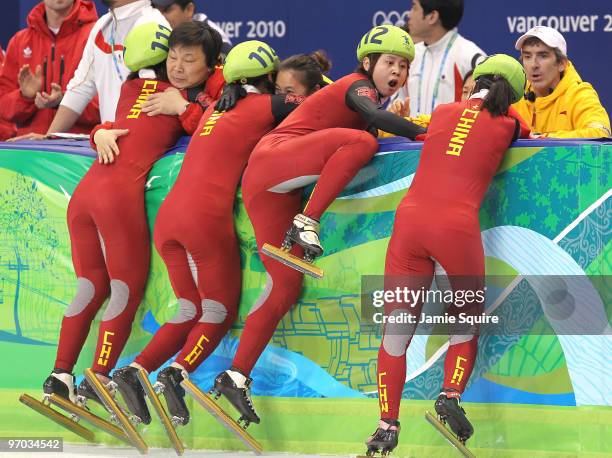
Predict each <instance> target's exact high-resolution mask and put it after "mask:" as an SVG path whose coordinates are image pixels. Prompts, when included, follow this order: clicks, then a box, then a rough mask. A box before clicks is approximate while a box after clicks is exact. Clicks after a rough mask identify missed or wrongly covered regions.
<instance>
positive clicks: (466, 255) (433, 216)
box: [378, 98, 529, 420]
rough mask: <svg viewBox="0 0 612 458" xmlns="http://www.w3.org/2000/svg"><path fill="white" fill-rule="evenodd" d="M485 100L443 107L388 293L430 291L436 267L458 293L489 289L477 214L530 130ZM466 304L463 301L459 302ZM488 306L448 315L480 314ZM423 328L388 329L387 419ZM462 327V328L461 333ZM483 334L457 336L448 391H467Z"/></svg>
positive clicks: (395, 310) (398, 228) (398, 240)
mask: <svg viewBox="0 0 612 458" xmlns="http://www.w3.org/2000/svg"><path fill="white" fill-rule="evenodd" d="M481 105H482V99H479V98H473V99H470V100H466V101H463V102H457V103H451V104H446V105H440V106H439V107H438V108H437V109H436V110H435V111H434V113H433V116H432V118H431V124H430V125H429V129H428V132H427V138H426V140H425V144H424V146H423V151H422V153H421V158H420V161H419V165H418V168H417V171H416V174H415V177H414V180H413V182H412V184H411V186H410V189H409V191H408V193H407V194H406V196H405V197H404V199H403V200H402V202H401V203H400V205H399V207H398V209H397V213H396V216H395V223H394V227H393V233H392V235H391V240H390V242H389V247H388V250H387V258H386V266H385V289H386V290H393V289H395V288H396V287H398V286H401V287H408V288H410V289H414V290H417V291H418V290H421V289H422V290H424V291H427V290H428V289H429V287H430V286H431V282H432V279H433V275H434V267H435V263H436V262H437V263H439V264H440V265H441V267H442V268H443V269H444V270H445V271H446V274H447V275H448V278H449V280H450V286H451V287H452V288H453V290H454V291H458V290H463V291H468V290H469V291H474V293H475V292H476V291H484V290H483V289H482V288H483V286H484V273H485V272H484V252H483V247H482V241H481V237H480V225H479V222H478V211H479V209H480V204H481V202H482V199H483V197H484V194H485V192H486V191H487V188H488V187H489V184H490V183H491V180H492V179H493V176H494V175H495V172H496V171H497V169H498V166H499V164H500V162H501V160H502V158H503V156H504V153H505V152H506V150H507V149H508V147H509V145H510V143H511V142H512V141H513V140H515V139H516V138H517V137H518V136H519V134H520V135H521V136H527V135H528V134H529V129H528V128H525V126H524V125H523V124H522V123H521V121H522V120H520V117H519V116H518V115H517V114H516V113H515V112H513V111H512V110H511V112H510V113H509V115H508V116H503V115H502V116H498V117H493V116H491V114H490V113H489V112H488V111H487V110H485V109H483V110H481ZM460 305H461V304H460ZM422 306H423V301H422V300H420V301H415V302H414V303H411V304H407V303H405V302H401V303H400V302H395V301H391V302H386V303H385V316H387V317H389V316H398V315H400V314H402V313H406V314H411V315H414V316H416V317H417V322H418V318H419V317H420V314H421V309H422ZM482 306H483V301H480V300H476V299H475V300H474V301H472V303H471V305H470V306H465V305H463V307H464V308H460V307H457V306H456V305H451V307H450V309H449V314H454V315H455V316H456V315H457V314H458V313H459V312H461V311H463V312H465V313H469V314H477V313H480V312H481V311H482ZM415 327H416V325H414V324H408V323H402V324H396V323H393V324H392V323H387V324H385V328H384V333H383V340H382V344H381V346H380V350H379V353H378V390H379V407H380V412H381V418H384V419H387V420H396V419H397V418H398V415H399V405H400V401H401V396H402V390H403V388H404V383H405V377H406V350H407V348H408V345H409V344H410V340H411V338H412V335H413V333H414V329H415ZM456 330H457V329H455V331H456ZM477 345H478V336H477V329H475V328H473V327H472V328H469V329H468V328H466V325H463V328H462V330H461V332H457V333H455V332H453V333H452V334H451V336H450V346H449V349H448V352H447V354H446V359H445V363H444V385H443V388H444V389H454V390H456V391H457V392H459V393H462V392H463V391H464V389H465V386H466V384H467V381H468V379H469V377H470V374H471V372H472V369H473V367H474V362H475V359H476V356H477Z"/></svg>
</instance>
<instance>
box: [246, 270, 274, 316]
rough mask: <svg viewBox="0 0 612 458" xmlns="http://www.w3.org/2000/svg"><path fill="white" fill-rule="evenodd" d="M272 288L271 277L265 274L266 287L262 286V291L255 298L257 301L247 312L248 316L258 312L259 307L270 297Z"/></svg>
mask: <svg viewBox="0 0 612 458" xmlns="http://www.w3.org/2000/svg"><path fill="white" fill-rule="evenodd" d="M272 286H274V282H273V281H272V277H271V276H270V274H269V273H267V272H266V285H265V286H264V290H263V291H262V292H261V294H260V295H259V297H258V298H257V301H256V302H255V303H254V304H253V306H252V307H251V310H249V315H251V314H253V313H255V312H256V311H257V310H259V309H260V308H261V306H262V305H263V304H264V302H266V301H267V300H268V298H269V297H270V293H272Z"/></svg>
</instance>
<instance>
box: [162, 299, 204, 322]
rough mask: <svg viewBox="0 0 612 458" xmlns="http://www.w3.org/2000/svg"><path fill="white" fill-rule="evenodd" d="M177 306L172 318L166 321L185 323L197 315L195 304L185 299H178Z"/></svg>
mask: <svg viewBox="0 0 612 458" xmlns="http://www.w3.org/2000/svg"><path fill="white" fill-rule="evenodd" d="M178 303H179V308H178V310H177V311H176V313H175V314H174V316H173V317H172V318H170V319H169V320H168V323H172V324H179V323H186V322H187V321H190V320H193V318H194V317H195V316H196V315H197V313H198V309H197V308H196V306H195V304H194V303H193V302H191V301H189V300H187V299H182V298H181V299H179V300H178Z"/></svg>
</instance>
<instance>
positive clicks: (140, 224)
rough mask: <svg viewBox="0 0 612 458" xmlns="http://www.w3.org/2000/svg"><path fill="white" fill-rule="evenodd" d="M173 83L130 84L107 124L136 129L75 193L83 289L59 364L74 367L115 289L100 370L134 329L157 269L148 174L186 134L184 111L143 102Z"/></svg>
mask: <svg viewBox="0 0 612 458" xmlns="http://www.w3.org/2000/svg"><path fill="white" fill-rule="evenodd" d="M168 87H170V85H169V83H165V82H161V81H157V80H149V79H133V80H129V81H127V82H126V83H124V85H123V87H122V89H121V97H120V99H119V103H118V106H117V117H116V121H115V122H114V123H113V124H112V125H103V127H107V128H111V127H112V128H116V129H129V134H127V135H125V136H122V137H120V138H119V139H118V140H117V145H118V146H119V149H120V152H121V154H120V155H119V156H117V157H116V159H115V162H114V163H112V164H108V165H104V164H100V163H98V162H97V161H96V162H95V163H94V164H93V165H92V166H91V168H90V169H89V171H88V172H87V174H86V175H85V176H84V177H83V179H82V180H81V182H80V183H79V184H78V186H77V187H76V189H75V191H74V194H73V195H72V198H71V199H70V203H69V205H68V230H69V232H70V240H71V244H72V260H73V264H74V269H75V272H76V276H77V279H78V289H77V293H76V295H75V297H74V299H73V301H72V303H71V304H70V306H69V307H68V309H67V310H66V313H65V315H64V319H63V321H62V327H61V331H60V338H59V344H58V350H57V359H56V362H55V367H56V368H60V369H63V370H66V371H71V370H72V368H73V367H74V364H75V363H76V360H77V358H78V355H79V353H80V351H81V348H82V347H83V344H84V342H85V339H86V337H87V334H88V332H89V328H90V325H91V322H92V321H93V319H94V317H95V316H96V313H97V312H98V310H99V309H100V307H101V306H102V303H103V302H104V301H105V299H106V298H107V297H108V296H109V293H110V299H109V302H108V306H107V307H106V310H105V312H104V315H103V317H102V322H101V323H100V331H99V336H98V344H97V347H96V353H95V356H94V361H93V365H92V368H93V370H94V371H95V372H97V373H101V374H108V373H109V372H110V370H111V369H113V367H114V366H115V363H116V362H117V359H118V358H119V355H120V353H121V350H122V349H123V347H124V345H125V343H126V341H127V338H128V336H129V334H130V330H131V328H132V321H133V319H134V315H135V313H136V309H137V308H138V305H139V304H140V301H141V299H142V295H143V293H144V287H145V283H146V279H147V275H148V271H149V258H150V242H149V229H148V227H147V221H146V215H145V203H144V191H145V184H146V179H147V175H148V173H149V171H150V169H151V167H152V166H153V164H154V162H155V161H156V160H157V159H159V157H161V155H162V154H163V153H164V152H166V151H167V150H168V149H169V148H171V147H172V146H174V144H175V143H176V141H177V140H178V138H179V137H180V136H181V135H183V134H184V130H183V128H182V126H181V122H180V121H179V118H178V117H177V116H167V115H159V116H152V117H151V116H147V114H146V113H143V112H142V111H141V105H142V103H143V102H144V101H145V100H146V98H147V97H148V96H149V95H151V94H154V93H156V92H162V91H164V90H165V89H167V88H168ZM151 132H154V133H155V135H151Z"/></svg>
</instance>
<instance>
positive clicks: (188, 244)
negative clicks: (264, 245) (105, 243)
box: [135, 93, 303, 372]
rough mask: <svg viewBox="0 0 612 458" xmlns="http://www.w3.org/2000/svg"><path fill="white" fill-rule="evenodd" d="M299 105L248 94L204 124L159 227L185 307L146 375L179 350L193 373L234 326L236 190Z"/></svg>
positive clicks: (164, 334) (157, 340) (146, 360)
mask: <svg viewBox="0 0 612 458" xmlns="http://www.w3.org/2000/svg"><path fill="white" fill-rule="evenodd" d="M302 100H303V97H299V96H294V95H291V94H289V95H286V96H285V95H283V96H280V95H278V96H277V95H264V94H256V93H249V94H247V96H246V97H245V98H244V99H242V100H240V101H239V102H238V104H237V106H236V107H235V108H234V109H232V110H230V111H227V112H217V111H214V108H213V107H210V108H209V109H208V110H207V111H206V113H205V114H204V116H203V117H202V119H201V120H200V123H199V126H198V128H197V129H196V131H195V133H194V135H193V137H192V140H191V142H190V143H189V146H188V148H187V152H186V154H185V159H184V162H183V165H182V168H181V171H180V173H179V175H178V177H177V180H176V183H175V184H174V186H173V188H172V190H171V191H170V193H169V194H168V196H167V197H166V199H165V200H164V203H163V204H162V205H161V207H160V209H159V213H158V215H157V220H156V222H155V230H154V239H155V246H156V248H157V250H158V252H159V253H160V255H161V257H162V258H163V260H164V262H165V263H166V266H167V268H168V274H169V276H170V281H171V283H172V287H173V289H174V292H175V294H176V296H177V298H178V300H179V305H180V307H179V310H178V312H177V314H176V315H175V317H174V318H173V319H172V320H170V321H168V322H167V323H165V324H164V325H163V326H162V327H161V328H160V330H159V331H158V332H157V333H156V334H155V336H154V338H153V339H152V340H151V342H150V343H149V344H148V345H147V347H146V348H145V349H144V350H143V352H142V353H141V354H140V355H139V356H138V357H136V360H135V361H136V362H137V363H138V364H140V365H141V366H143V367H144V368H145V369H146V370H148V371H153V370H155V369H157V368H158V367H159V366H161V365H162V364H163V363H164V362H165V361H166V360H167V359H168V358H170V357H171V356H172V355H174V354H175V353H176V352H177V351H179V350H181V348H182V350H181V352H180V353H179V355H178V357H177V359H176V361H177V362H178V363H179V364H181V365H182V366H183V367H184V368H185V369H186V370H187V371H188V372H191V371H193V370H195V369H196V368H197V366H198V365H199V364H200V363H201V362H202V361H203V360H204V359H205V358H206V357H207V356H208V355H209V354H210V353H211V352H212V351H213V350H214V349H215V348H216V346H217V345H218V343H219V342H220V341H221V339H222V338H223V336H224V335H225V334H226V333H227V331H228V330H229V328H230V326H231V325H232V323H233V322H234V320H235V318H236V314H237V309H238V302H239V299H240V291H241V280H242V277H241V267H240V251H239V248H238V240H237V238H236V233H235V230H234V213H233V208H234V200H235V196H236V189H237V188H238V185H239V183H240V177H241V176H242V172H243V170H244V168H245V167H246V164H247V161H248V160H249V156H250V154H251V151H252V150H253V148H254V147H255V145H256V144H257V142H258V141H259V140H260V139H261V137H262V136H263V135H264V134H266V133H267V132H269V131H270V130H272V129H273V128H274V126H275V125H277V124H278V122H280V120H281V119H283V118H284V117H285V116H286V115H287V114H288V113H289V112H290V111H291V110H293V109H294V108H295V107H296V106H297V104H298V103H300V102H301V101H302Z"/></svg>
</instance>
